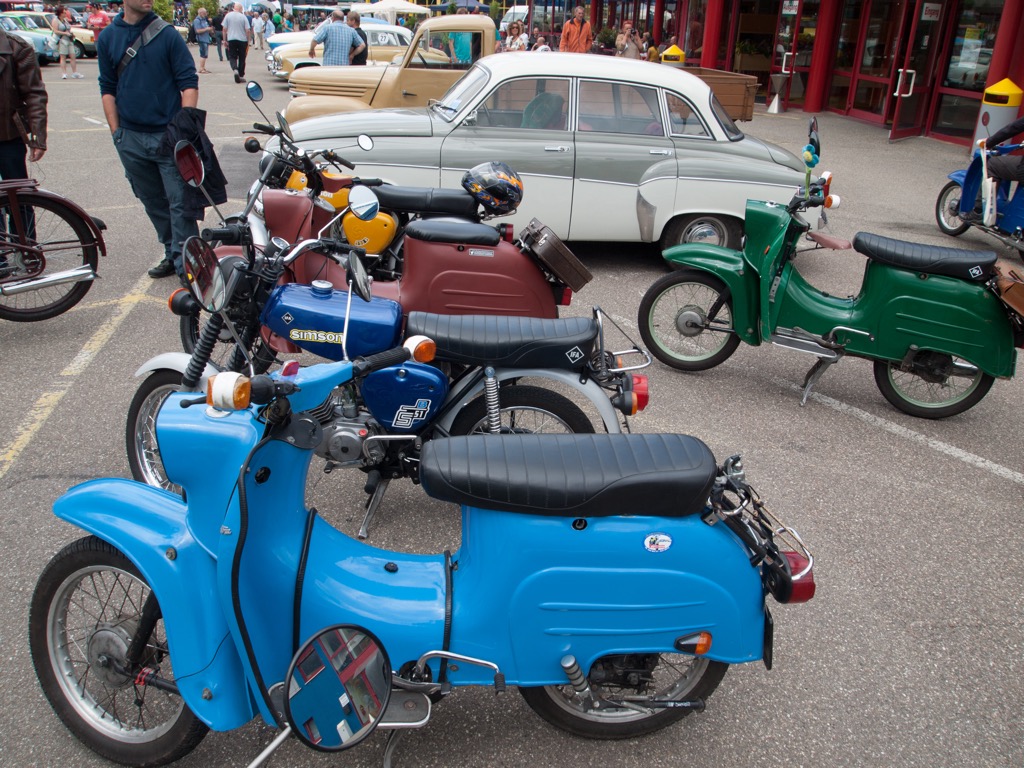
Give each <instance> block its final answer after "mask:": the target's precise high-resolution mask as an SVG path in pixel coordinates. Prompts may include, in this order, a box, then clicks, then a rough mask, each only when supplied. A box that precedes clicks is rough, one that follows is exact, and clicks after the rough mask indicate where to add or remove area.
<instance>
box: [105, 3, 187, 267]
mask: <svg viewBox="0 0 1024 768" xmlns="http://www.w3.org/2000/svg"><path fill="white" fill-rule="evenodd" d="M155 18H157V16H156V14H155V13H153V0H124V10H123V11H122V12H121V14H120V15H118V16H117V17H116V18H115V19H114V21H113V22H112V23H111V24H110V26H109V27H107V29H106V30H104V32H103V34H102V35H101V36H100V38H99V41H98V42H97V51H96V53H97V58H98V60H99V70H100V77H99V80H100V95H101V97H102V99H103V113H104V115H105V116H106V118H107V124H108V125H109V126H110V131H111V133H112V134H113V138H114V146H115V147H116V148H117V154H118V155H119V156H120V158H121V164H122V165H123V166H124V173H125V176H126V177H127V179H128V181H129V183H130V184H131V185H132V191H133V192H134V193H135V196H136V197H137V198H138V199H139V200H140V201H141V202H142V205H143V206H144V207H145V209H146V214H147V215H148V216H149V220H150V221H151V222H153V227H154V228H155V229H156V234H157V239H159V241H160V242H161V243H162V244H163V246H164V256H163V260H162V261H161V262H160V263H159V264H158V265H157V266H155V267H153V269H151V270H149V276H150V277H167V276H169V275H173V274H175V272H177V274H178V276H179V277H181V276H182V275H183V274H184V272H183V265H182V261H181V249H182V243H183V242H184V241H185V240H186V239H187V238H188V237H190V236H191V235H196V234H198V233H199V230H198V227H197V226H196V222H195V219H189V218H187V217H186V216H185V215H184V214H183V205H182V203H183V198H184V190H185V183H184V182H183V181H182V180H181V176H180V175H179V174H178V171H177V168H175V165H174V158H173V156H171V155H170V154H167V153H166V150H164V151H163V152H162V151H161V149H160V142H161V139H163V136H164V133H165V132H166V130H167V125H168V123H170V122H171V120H172V118H173V117H174V116H175V115H176V114H177V113H178V112H179V111H180V110H181V109H182V108H183V107H195V106H196V104H197V103H198V102H199V76H198V75H197V74H196V66H195V62H194V61H193V60H192V54H191V53H189V50H188V46H187V45H186V43H185V41H184V40H182V39H181V35H179V34H178V31H177V30H176V29H175V28H174V27H173V26H170V25H167V26H165V27H164V28H163V29H161V30H160V31H159V32H158V33H157V34H156V35H155V36H154V37H153V38H152V39H151V40H149V42H148V43H146V44H145V45H142V44H141V43H136V40H138V39H139V36H140V35H141V34H142V31H143V30H144V29H145V28H146V27H147V26H148V25H149V24H150V22H152V21H153V20H154V19H155ZM132 44H135V47H136V49H137V53H136V55H135V57H134V58H132V59H131V60H130V61H128V62H127V64H126V65H125V66H124V67H122V68H121V72H120V73H118V68H119V64H120V63H121V61H122V59H123V58H124V55H125V51H126V50H127V49H128V47H129V46H130V45H132Z"/></svg>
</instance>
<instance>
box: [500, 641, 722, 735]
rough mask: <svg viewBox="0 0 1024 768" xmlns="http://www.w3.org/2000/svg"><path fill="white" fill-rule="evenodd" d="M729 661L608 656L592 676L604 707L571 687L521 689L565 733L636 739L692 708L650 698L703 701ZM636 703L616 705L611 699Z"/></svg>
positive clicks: (592, 670)
mask: <svg viewBox="0 0 1024 768" xmlns="http://www.w3.org/2000/svg"><path fill="white" fill-rule="evenodd" d="M728 669H729V665H728V664H723V663H722V662H719V661H710V660H708V659H706V658H700V657H696V656H685V655H682V654H675V653H662V654H651V653H637V654H624V655H621V656H605V657H603V658H601V659H598V660H597V661H596V662H595V663H594V666H593V667H591V668H590V674H589V675H588V677H587V680H588V682H589V684H590V688H591V691H593V693H594V695H595V696H596V697H599V698H601V699H603V700H604V701H602V702H601V706H599V707H593V706H589V705H588V704H585V703H584V701H583V699H581V698H580V696H579V695H578V694H577V693H576V691H575V689H574V688H573V687H572V686H571V685H569V683H568V682H566V684H565V685H546V686H543V687H539V688H520V689H519V692H520V693H521V694H522V695H523V698H524V699H526V703H527V704H529V705H530V707H531V708H532V709H533V711H534V712H536V713H537V714H538V715H540V716H541V717H542V718H544V719H545V720H547V721H548V722H549V723H551V724H552V725H554V726H555V727H557V728H561V729H562V730H563V731H568V732H569V733H572V734H575V735H576V736H582V737H584V738H588V739H630V738H633V737H635V736H644V735H646V734H648V733H654V732H655V731H658V730H661V729H662V728H664V727H665V726H667V725H671V724H672V723H674V722H676V721H678V720H680V719H682V718H684V717H686V715H688V714H690V712H692V711H693V710H692V709H691V708H687V707H657V706H651V707H645V706H644V702H645V700H654V701H657V700H662V701H664V700H672V701H679V702H681V701H695V700H697V699H700V700H701V701H703V700H705V699H707V697H708V696H710V695H711V694H712V693H713V692H714V690H715V689H716V688H717V687H718V684H719V683H720V682H722V678H723V677H724V676H725V673H726V670H728ZM609 700H610V701H613V702H614V701H615V700H621V701H628V702H629V703H630V704H632V705H634V706H632V707H627V706H621V707H620V706H615V705H614V704H608V703H607V702H608V701H609Z"/></svg>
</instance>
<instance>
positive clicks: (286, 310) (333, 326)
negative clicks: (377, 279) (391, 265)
mask: <svg viewBox="0 0 1024 768" xmlns="http://www.w3.org/2000/svg"><path fill="white" fill-rule="evenodd" d="M347 301H348V293H347V292H345V291H336V290H334V289H333V288H332V287H331V286H330V284H329V283H327V282H325V281H320V280H318V281H316V283H315V284H314V285H298V284H296V283H290V284H288V285H282V286H278V287H277V288H275V289H274V292H273V293H272V294H271V295H270V299H269V300H268V301H267V305H266V307H265V308H264V310H263V315H262V317H260V322H261V323H262V324H263V325H264V326H266V327H267V328H269V329H270V330H271V331H272V332H273V333H274V334H276V335H277V336H279V337H281V338H283V339H287V340H288V341H290V342H291V343H292V344H294V345H296V346H297V347H299V348H301V349H303V350H305V351H307V352H312V353H313V354H314V355H320V356H321V357H325V358H327V359H328V360H342V359H344V351H343V343H344V342H345V336H344V330H345V307H346V302H347ZM401 327H402V308H401V307H400V306H399V305H398V304H397V303H395V302H393V301H390V300H388V299H380V298H377V297H374V298H373V299H372V300H371V301H369V302H366V301H363V300H362V299H360V298H358V297H353V298H352V317H351V319H350V320H349V324H348V341H347V347H348V356H349V357H350V358H354V357H358V356H360V355H372V354H374V353H376V352H383V351H384V350H386V349H391V348H392V347H395V346H398V343H399V341H400V340H401Z"/></svg>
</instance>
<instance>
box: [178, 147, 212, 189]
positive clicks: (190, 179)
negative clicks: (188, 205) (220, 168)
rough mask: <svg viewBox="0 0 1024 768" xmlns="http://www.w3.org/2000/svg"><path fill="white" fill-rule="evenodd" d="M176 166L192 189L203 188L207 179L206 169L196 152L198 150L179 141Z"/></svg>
mask: <svg viewBox="0 0 1024 768" xmlns="http://www.w3.org/2000/svg"><path fill="white" fill-rule="evenodd" d="M174 165H175V166H176V167H177V169H178V173H180V174H181V178H182V179H184V181H185V183H186V184H188V185H189V186H190V187H201V186H203V179H205V178H206V169H205V168H204V167H203V161H202V160H201V159H200V157H199V153H198V152H196V148H195V147H193V146H192V145H191V144H189V143H188V142H187V141H184V140H182V141H179V142H178V143H177V144H175V145H174Z"/></svg>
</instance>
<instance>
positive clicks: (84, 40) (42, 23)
mask: <svg viewBox="0 0 1024 768" xmlns="http://www.w3.org/2000/svg"><path fill="white" fill-rule="evenodd" d="M3 15H4V16H11V17H13V18H15V19H16V20H19V21H20V22H21V23H22V24H23V26H24V28H25V29H27V30H29V31H37V32H43V33H45V34H46V35H49V34H51V30H52V27H51V26H50V22H52V21H53V20H54V19H55V18H57V17H56V16H55V15H54V14H52V13H38V12H36V11H4V13H3ZM71 34H72V36H73V37H74V38H75V42H74V46H75V58H78V59H84V58H85V57H86V56H95V55H96V36H95V35H94V34H93V31H92V30H91V29H85V28H83V27H76V26H74V25H72V27H71Z"/></svg>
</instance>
